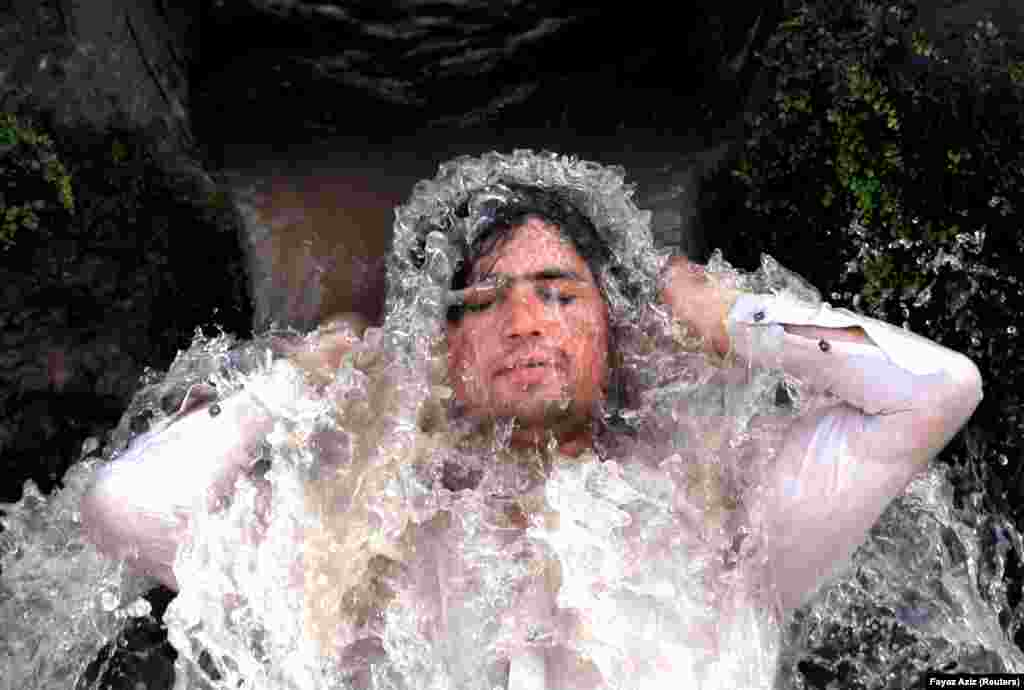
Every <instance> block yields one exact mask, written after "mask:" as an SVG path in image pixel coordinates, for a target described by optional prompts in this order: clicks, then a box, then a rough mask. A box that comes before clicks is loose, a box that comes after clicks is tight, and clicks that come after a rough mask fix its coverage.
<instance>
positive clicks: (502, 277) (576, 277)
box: [473, 268, 587, 285]
mask: <svg viewBox="0 0 1024 690" xmlns="http://www.w3.org/2000/svg"><path fill="white" fill-rule="evenodd" d="M517 279H518V280H529V281H533V282H544V281H549V280H571V281H574V282H580V283H585V282H587V281H586V278H584V277H583V276H581V275H580V274H579V273H577V272H576V271H572V270H569V269H565V268H544V269H541V270H539V271H533V272H532V273H524V274H522V275H518V276H515V275H509V274H507V273H488V274H487V276H486V277H485V278H484V280H494V281H496V282H498V283H502V282H511V281H512V280H517ZM481 282H483V281H481V280H477V281H476V282H475V283H473V284H474V285H478V284H479V283H481Z"/></svg>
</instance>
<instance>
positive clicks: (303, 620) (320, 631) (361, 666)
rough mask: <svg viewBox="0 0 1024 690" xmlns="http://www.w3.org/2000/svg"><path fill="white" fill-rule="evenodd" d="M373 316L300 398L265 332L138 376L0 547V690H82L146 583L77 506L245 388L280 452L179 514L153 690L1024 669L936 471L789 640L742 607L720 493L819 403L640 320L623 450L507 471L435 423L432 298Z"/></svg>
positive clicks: (989, 554)
mask: <svg viewBox="0 0 1024 690" xmlns="http://www.w3.org/2000/svg"><path fill="white" fill-rule="evenodd" d="M601 175H604V173H603V172H602V173H601ZM601 179H605V177H601ZM400 220H401V219H400ZM634 258H635V259H636V263H637V265H638V266H643V265H646V264H644V262H645V261H647V260H648V259H649V258H650V257H646V256H637V257H634ZM710 268H711V270H713V271H718V272H720V273H728V274H729V275H730V276H731V278H732V280H734V281H735V282H736V283H737V284H738V285H739V286H741V287H746V288H749V289H755V290H760V291H773V292H776V293H785V294H788V295H790V296H793V297H797V298H799V299H802V300H810V301H815V300H818V299H819V297H818V296H817V294H816V293H815V292H814V290H813V289H812V288H809V287H808V286H806V285H805V284H804V283H803V282H802V281H801V280H800V279H799V277H798V276H795V275H794V274H791V273H789V272H787V271H785V270H784V269H782V268H781V267H780V266H778V264H776V263H775V262H773V261H771V260H770V259H768V260H766V261H765V263H764V265H763V266H762V267H761V269H760V270H759V271H757V272H756V273H753V274H744V273H742V272H739V271H734V270H733V269H732V268H731V267H729V266H728V264H726V263H725V262H724V261H722V259H721V257H718V256H716V257H714V258H713V260H712V261H711V263H710ZM392 277H393V276H392ZM405 287H406V288H409V289H408V294H414V295H426V296H427V297H429V296H430V293H429V290H425V289H424V286H423V285H420V284H416V283H415V281H413V283H412V284H410V285H408V286H405ZM391 306H392V309H391V311H390V312H389V314H388V318H387V320H386V321H385V323H384V325H383V327H381V328H371V329H369V330H367V332H366V333H365V334H364V335H363V337H362V338H361V340H359V342H357V343H356V345H355V346H354V347H353V349H352V351H351V352H350V353H349V354H348V355H347V356H346V358H345V359H344V361H343V362H342V365H341V367H340V368H339V369H338V370H337V371H336V372H335V375H334V377H333V379H332V380H331V381H329V382H328V383H327V384H326V385H325V386H324V387H323V388H321V389H320V390H314V388H313V387H312V386H309V385H308V384H307V383H306V382H304V380H303V378H302V376H301V375H300V374H299V372H298V371H296V370H295V369H294V368H293V367H291V365H289V364H288V363H286V362H284V361H276V362H275V361H273V360H272V359H271V357H270V352H271V350H272V349H274V342H275V337H273V336H270V335H268V336H265V337H261V338H257V339H256V340H254V341H253V342H251V343H245V344H241V343H237V342H235V341H234V339H232V338H231V337H229V336H226V335H223V336H220V337H217V338H206V337H202V336H199V335H197V336H196V338H195V340H194V342H193V344H192V346H191V347H190V348H189V350H188V351H186V352H182V353H180V355H179V357H178V358H177V360H176V361H175V363H174V364H173V365H172V366H171V368H170V370H169V371H168V373H167V374H165V375H157V374H150V375H148V376H147V378H146V380H145V381H144V382H143V386H142V388H141V390H140V391H139V393H138V395H137V396H136V397H135V400H134V401H133V403H132V404H131V406H130V407H129V409H128V410H127V411H126V413H125V415H124V418H123V419H122V423H121V424H120V425H119V427H118V428H117V430H115V432H114V433H113V435H112V438H111V440H110V442H109V443H108V445H107V447H106V449H105V452H104V457H103V458H102V459H99V460H82V461H81V462H79V463H78V464H77V465H75V466H73V467H72V468H71V469H70V470H69V471H68V473H67V475H66V476H65V477H64V482H63V488H62V489H60V490H59V491H56V492H55V493H54V494H53V495H51V496H42V495H40V494H39V493H38V491H36V490H35V489H34V487H33V486H32V485H31V484H27V485H26V489H25V493H24V496H23V498H22V499H21V500H20V501H19V502H18V503H16V504H13V505H10V506H6V507H5V512H6V516H5V517H4V518H3V524H4V528H5V531H4V532H3V534H2V535H0V568H2V580H0V630H2V631H3V637H0V668H2V669H3V674H2V676H0V688H3V689H4V690H6V689H7V688H10V689H12V690H13V689H14V688H17V689H19V690H21V689H28V688H38V689H50V688H53V689H54V690H56V689H57V688H61V689H66V688H76V690H77V689H78V688H83V689H84V688H97V689H98V688H102V687H104V686H103V683H104V682H105V681H104V675H103V673H102V669H101V670H100V672H99V673H95V672H94V673H92V674H91V675H88V674H87V673H86V669H87V667H89V665H90V664H92V663H93V662H94V661H95V660H96V658H97V655H98V654H99V653H100V651H101V650H102V649H104V647H105V645H107V643H109V642H111V641H113V640H116V639H118V636H119V635H121V634H123V632H124V631H125V630H126V627H127V626H128V625H129V623H130V622H131V621H132V620H134V619H139V618H146V617H148V616H150V615H151V609H150V605H149V603H148V602H147V601H146V600H145V599H144V598H141V595H142V594H143V593H144V592H145V590H146V588H147V587H148V586H149V584H150V583H148V582H146V581H144V580H143V579H142V578H139V577H137V576H136V575H133V574H132V573H131V572H129V571H128V570H127V569H126V568H124V567H123V566H122V565H121V564H119V563H116V562H113V561H111V560H109V559H107V558H104V557H102V556H100V555H99V554H98V553H97V552H96V550H95V548H94V547H93V546H92V545H91V544H90V543H89V542H88V541H87V540H85V538H84V535H83V533H82V530H81V526H80V516H79V512H78V510H79V503H80V499H81V497H82V494H83V492H84V491H85V489H86V485H87V483H88V481H89V478H90V476H91V475H92V473H93V472H94V471H95V469H96V466H97V465H98V464H99V463H102V462H108V461H110V460H111V459H113V458H114V457H117V456H119V455H120V454H122V453H125V452H129V453H130V452H132V451H131V449H130V448H128V449H127V450H126V446H128V443H129V441H130V440H131V438H132V436H133V435H134V432H133V431H132V429H133V427H134V426H135V420H138V419H143V418H148V419H149V420H150V424H151V425H156V426H158V425H160V424H161V423H162V421H163V420H164V419H165V417H166V413H165V412H164V409H163V407H162V405H161V401H162V400H163V399H164V398H165V397H166V395H167V394H168V393H169V392H171V391H175V390H178V391H180V390H182V388H183V387H184V386H187V385H190V384H193V383H197V382H200V381H205V382H208V383H211V384H213V385H214V386H215V387H216V389H217V391H218V393H219V395H221V396H222V397H227V396H230V395H231V394H232V393H235V392H237V391H239V390H242V389H244V390H245V391H247V392H248V394H250V395H252V396H254V397H255V398H256V399H258V400H259V401H260V403H261V404H262V405H263V406H265V408H266V409H268V410H269V411H270V412H271V413H272V414H273V416H274V419H275V428H274V431H273V432H272V433H271V434H270V435H269V436H268V438H267V440H266V443H265V444H264V446H263V448H262V450H261V451H260V460H259V462H258V463H256V465H255V467H256V468H257V470H258V471H253V472H250V473H248V474H246V475H244V476H243V477H242V478H240V479H239V480H238V482H237V484H236V487H235V490H234V492H233V493H231V494H230V497H229V498H228V500H225V501H222V502H221V503H219V504H218V505H216V506H213V507H212V509H198V510H197V511H196V513H195V515H194V516H193V518H192V521H191V523H190V526H189V529H188V531H187V533H186V534H185V536H184V539H183V541H182V543H181V544H180V546H179V549H178V552H177V559H176V561H175V563H174V574H175V577H176V579H177V582H178V584H179V593H178V595H177V597H176V598H175V599H174V600H173V602H172V603H171V604H170V606H169V607H168V609H167V611H166V613H165V614H164V616H163V623H164V624H165V625H166V627H167V633H168V638H169V640H170V642H171V644H172V645H173V646H174V648H175V649H176V650H177V653H178V656H177V661H176V663H175V675H176V685H175V687H176V688H180V689H185V688H204V689H205V688H218V689H219V688H223V689H225V690H226V689H228V688H230V689H232V690H235V689H237V688H251V689H253V690H256V689H266V690H270V689H274V690H282V689H288V688H294V689H296V690H319V689H320V688H347V687H353V688H368V687H372V688H382V689H383V688H388V689H392V688H393V689H396V690H397V689H400V688H410V689H413V688H414V689H417V690H419V689H421V688H423V689H425V688H437V689H441V688H453V689H459V690H462V689H464V688H466V689H470V688H481V689H487V690H490V689H491V688H494V687H500V686H501V684H502V683H503V682H505V681H504V679H505V677H506V676H507V675H508V674H509V672H510V671H509V665H508V659H512V660H514V661H513V663H514V664H518V665H519V666H518V668H522V667H529V666H531V665H536V664H538V663H542V664H543V665H544V666H546V673H547V675H548V677H549V678H554V679H557V680H556V681H553V683H554V684H553V685H552V687H559V688H567V689H568V688H594V687H600V688H652V689H653V688H676V687H700V688H709V689H710V688H737V687H741V688H744V687H745V688H762V687H770V686H772V685H773V684H774V685H775V686H777V687H780V688H790V687H794V688H796V687H807V686H813V685H816V684H820V683H823V682H826V681H827V680H830V679H835V680H836V681H837V682H838V683H839V686H840V687H848V686H849V687H852V686H857V685H862V686H865V687H901V686H905V685H908V684H909V682H910V681H911V680H913V679H914V678H916V676H917V674H919V673H920V672H922V671H925V670H937V669H946V670H953V669H955V670H959V671H1000V670H1010V671H1021V672H1024V656H1022V654H1021V652H1020V651H1019V650H1018V649H1017V648H1016V647H1015V646H1014V645H1013V643H1012V642H1011V641H1010V639H1009V638H1008V633H1009V634H1010V635H1012V634H1013V632H1014V631H1015V629H1016V627H1015V626H1016V625H1018V621H1017V619H1016V613H1015V612H1014V611H1013V610H1012V609H1011V604H1010V602H1009V601H1008V597H1007V592H1006V591H1005V586H1004V584H1003V583H1004V577H1003V576H1004V568H1005V564H1006V559H1007V557H1008V555H1009V554H1010V552H1011V551H1012V552H1015V553H1016V554H1018V555H1020V554H1022V553H1024V548H1022V540H1021V535H1020V534H1019V533H1018V532H1017V531H1016V530H1015V529H1014V528H1013V526H1012V525H1011V524H1009V523H1008V522H1007V521H1005V520H1003V519H1001V518H999V517H998V516H993V515H987V514H984V513H983V512H981V511H980V510H979V509H978V508H977V506H972V505H967V506H966V507H964V508H962V509H955V508H954V506H953V502H952V498H951V489H950V482H949V479H948V477H947V476H946V472H944V471H943V470H941V469H940V468H939V467H938V466H936V467H933V468H932V469H931V470H929V471H928V472H927V473H926V474H924V475H922V476H921V477H920V478H919V479H918V480H916V481H915V482H914V483H913V484H912V485H911V486H910V487H909V489H908V490H907V491H906V493H905V494H904V496H903V497H901V498H900V499H899V500H897V501H896V502H894V504H893V505H892V506H891V507H890V509H889V510H888V511H887V512H886V513H885V514H884V516H883V517H882V519H881V520H880V521H879V523H878V525H877V526H876V528H875V529H874V531H873V532H872V535H871V537H870V538H869V539H868V541H867V543H866V544H865V545H864V547H862V548H861V549H860V550H859V551H858V552H857V554H856V556H855V557H854V559H853V563H852V564H851V567H850V568H849V569H848V572H847V574H846V575H845V576H843V577H841V578H839V579H838V580H836V581H835V582H833V583H832V584H831V585H830V586H828V587H827V588H825V589H823V590H822V591H821V592H819V594H818V595H817V596H816V598H815V599H814V600H813V601H812V602H811V603H810V604H809V605H808V606H805V607H804V608H802V609H800V610H799V611H798V612H797V613H796V614H795V615H794V616H793V617H792V619H791V620H788V621H786V622H785V623H784V626H783V627H780V622H779V621H777V620H775V619H774V618H773V616H772V615H770V614H768V613H764V612H762V610H761V609H760V608H759V607H758V606H757V605H756V604H755V601H754V600H755V598H756V597H755V594H756V592H755V588H754V587H752V586H751V583H750V582H747V581H746V580H745V575H744V572H745V571H744V569H743V568H742V567H741V566H742V561H743V558H744V557H745V556H746V554H745V552H744V550H743V547H742V540H740V543H739V545H738V542H737V539H736V537H737V535H742V534H744V529H745V527H744V525H745V523H744V520H745V519H746V518H745V516H744V514H743V511H742V510H741V507H740V506H739V500H738V499H739V496H740V494H741V493H742V491H743V489H744V488H748V487H749V486H750V485H751V484H756V483H757V482H758V481H759V480H760V479H761V476H762V473H763V471H764V470H765V468H766V467H767V466H768V465H769V464H770V462H771V460H772V458H773V454H774V452H775V450H774V449H776V448H777V447H778V444H777V441H778V439H779V438H780V437H781V434H783V433H784V431H785V429H786V428H787V425H788V424H789V423H790V422H792V420H794V419H795V418H797V417H799V416H801V415H803V414H806V413H808V412H810V411H812V410H813V409H815V406H817V405H821V404H828V403H829V402H830V401H829V400H828V399H827V397H826V396H816V395H811V394H810V393H809V392H808V391H805V390H804V388H803V385H802V383H801V382H800V381H795V380H792V379H790V378H788V377H786V376H785V375H784V374H783V373H782V372H781V371H778V370H772V369H765V370H759V371H752V370H748V369H746V368H744V367H743V366H742V365H740V366H736V365H733V366H726V365H723V363H721V362H709V361H707V358H706V357H705V356H704V355H702V354H699V353H697V352H695V351H694V350H693V349H692V348H687V347H686V346H685V343H683V344H681V342H680V338H679V334H678V333H675V332H673V331H672V327H671V324H670V322H669V321H668V320H667V319H665V318H664V315H659V314H658V313H656V312H651V313H649V314H648V315H647V317H645V319H646V320H638V321H636V322H635V323H634V324H633V326H635V328H633V329H632V331H631V332H633V333H634V336H633V338H632V340H630V341H629V344H628V347H626V346H623V347H624V349H623V351H622V355H623V356H622V359H621V362H620V366H621V367H622V370H623V371H622V373H623V374H624V375H625V376H626V377H627V378H631V379H632V380H633V382H634V383H637V384H642V385H641V386H640V388H642V390H643V394H642V395H640V396H639V397H637V398H636V399H635V400H633V401H632V405H631V406H627V408H625V410H624V412H623V413H622V416H621V419H620V422H621V423H622V424H623V425H625V426H626V427H629V428H631V429H632V430H633V431H634V432H635V433H632V434H624V435H623V437H624V438H626V439H627V440H625V441H622V443H620V444H619V445H618V446H616V447H615V449H614V452H612V451H611V450H610V449H609V448H608V447H598V448H595V450H594V451H588V452H585V453H583V454H582V455H580V456H579V457H566V456H562V455H560V454H559V453H558V452H557V450H556V449H555V448H549V449H547V450H546V451H536V452H531V453H524V452H518V451H514V450H513V449H511V448H510V447H509V445H508V434H507V431H508V430H507V429H506V428H504V427H503V426H502V425H500V424H498V425H496V426H495V427H494V428H488V429H481V428H478V427H476V426H473V425H471V424H468V423H466V422H465V420H462V419H459V418H457V417H453V416H452V415H451V411H452V408H451V405H450V402H451V397H452V389H451V388H450V386H449V383H450V382H449V381H448V380H447V375H446V366H445V364H446V360H445V357H444V349H443V338H442V337H441V333H440V326H439V323H440V321H439V319H437V315H438V312H437V304H436V300H435V301H434V302H431V300H430V299H425V300H421V301H416V300H413V302H412V303H410V304H406V305H404V307H403V305H396V304H394V303H393V304H392V305H391ZM620 306H621V305H616V304H613V305H612V307H613V309H614V308H616V307H620ZM405 307H408V308H405ZM424 315H426V316H428V318H423V316H424ZM196 444H197V445H196V448H197V450H198V451H201V447H202V439H197V441H196ZM267 486H269V487H271V490H270V491H269V493H268V492H267V491H266V487H267ZM370 640H378V642H370ZM539 660H543V661H542V662H541V661H539ZM107 661H108V660H107V659H106V658H105V657H104V658H103V662H104V663H106V662H107ZM517 672H519V671H518V670H517V668H515V667H514V668H513V670H512V673H517ZM90 678H95V680H92V681H90Z"/></svg>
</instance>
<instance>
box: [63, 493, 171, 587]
mask: <svg viewBox="0 0 1024 690" xmlns="http://www.w3.org/2000/svg"><path fill="white" fill-rule="evenodd" d="M79 515H80V519H81V525H82V532H83V534H84V535H85V537H86V539H88V540H89V541H90V542H91V543H92V544H93V545H94V546H95V547H96V550H97V551H99V552H100V553H101V554H103V555H104V556H106V557H107V558H110V559H112V560H115V561H124V562H125V563H126V564H128V566H129V567H130V568H131V569H132V571H133V572H135V573H136V574H138V575H143V576H149V577H153V578H155V579H156V580H158V581H159V582H160V583H161V584H163V585H165V586H167V587H170V588H171V589H174V590H177V581H176V579H175V577H174V572H173V568H172V564H173V562H174V547H173V543H174V542H173V541H172V540H170V539H169V538H168V537H169V534H168V532H169V526H168V525H165V524H161V522H160V521H159V520H156V519H154V518H153V517H152V516H144V515H142V514H140V513H139V512H138V511H137V510H135V509H133V507H132V504H131V503H130V501H129V497H128V496H126V495H124V494H122V493H119V492H118V491H117V490H116V487H113V486H111V478H107V480H106V481H94V482H93V484H92V486H91V487H90V488H89V489H88V490H87V491H86V493H85V495H83V496H82V499H81V502H80V504H79ZM168 547H170V548H168Z"/></svg>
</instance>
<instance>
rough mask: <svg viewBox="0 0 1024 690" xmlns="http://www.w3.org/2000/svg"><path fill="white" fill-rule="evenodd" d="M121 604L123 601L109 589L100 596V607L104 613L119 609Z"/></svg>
mask: <svg viewBox="0 0 1024 690" xmlns="http://www.w3.org/2000/svg"><path fill="white" fill-rule="evenodd" d="M120 603H121V600H120V599H119V598H118V596H117V595H116V594H114V593H113V592H111V591H110V590H109V589H107V590H104V591H103V593H102V594H100V607H101V608H102V609H103V610H104V611H113V610H114V609H116V608H117V606H118V604H120Z"/></svg>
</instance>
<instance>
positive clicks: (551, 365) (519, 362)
mask: <svg viewBox="0 0 1024 690" xmlns="http://www.w3.org/2000/svg"><path fill="white" fill-rule="evenodd" d="M557 368H558V363H557V361H556V360H555V359H553V358H552V357H550V356H546V355H544V356H540V355H535V356H527V357H522V358H519V359H516V360H514V361H512V362H510V363H507V364H505V365H504V366H502V367H501V368H500V369H498V373H497V376H503V375H506V374H513V373H516V372H520V371H531V370H542V369H557Z"/></svg>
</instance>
